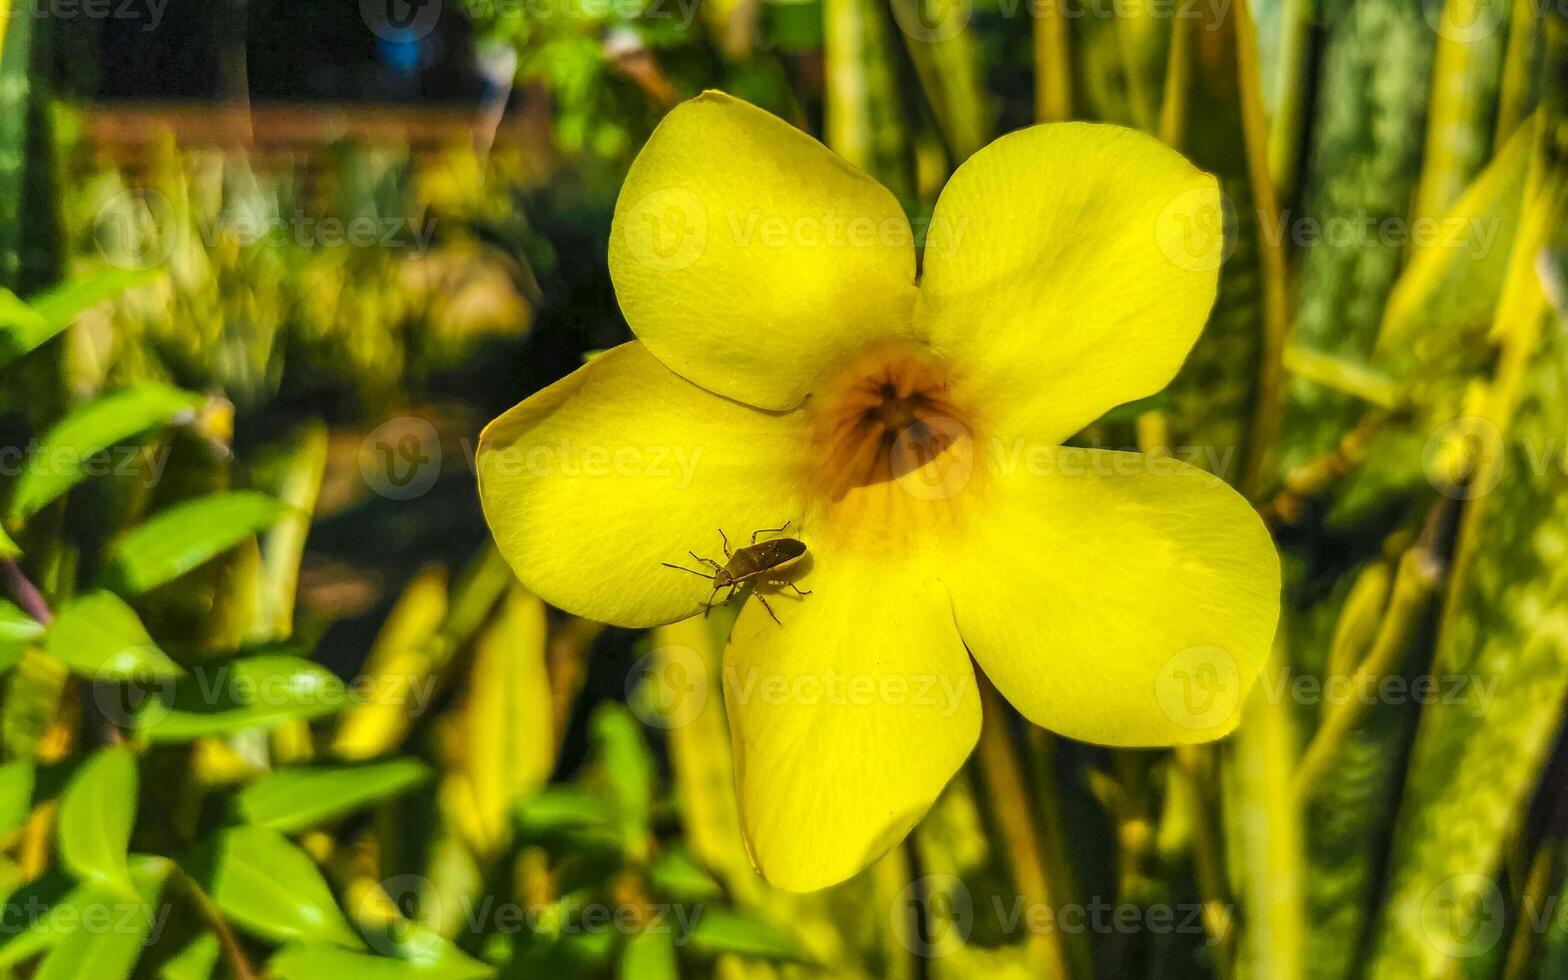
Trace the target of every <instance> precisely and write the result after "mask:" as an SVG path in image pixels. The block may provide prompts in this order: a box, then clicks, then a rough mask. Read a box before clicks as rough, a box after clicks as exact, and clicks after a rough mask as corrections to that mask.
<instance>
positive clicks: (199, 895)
mask: <svg viewBox="0 0 1568 980" xmlns="http://www.w3.org/2000/svg"><path fill="white" fill-rule="evenodd" d="M173 874H174V875H175V877H176V878H178V879H179V882H180V884H181V885H183V886H184V888H185V891H186V894H188V895H190V897H191V900H192V901H193V902H195V903H196V908H197V910H198V911H200V912H201V916H202V918H203V919H204V920H205V921H206V923H207V926H208V928H210V929H212V933H213V935H215V936H217V937H218V946H219V947H220V948H221V949H222V950H223V958H224V959H226V960H227V961H228V963H229V971H230V972H231V973H233V974H234V980H255V976H256V970H255V968H254V967H252V966H251V965H250V960H249V959H247V958H246V956H245V948H244V947H243V946H241V945H240V941H239V937H238V936H236V935H234V930H233V929H231V928H229V923H228V921H227V920H226V919H224V918H223V912H222V911H221V910H220V909H219V908H218V907H217V906H216V905H214V904H213V901H212V899H211V898H209V897H208V895H207V893H206V891H204V890H203V889H202V887H201V885H200V884H199V883H197V881H196V879H194V878H192V877H191V876H190V875H188V874H186V873H185V872H184V870H183V869H181V868H179V867H178V866H176V867H175V869H174V872H173Z"/></svg>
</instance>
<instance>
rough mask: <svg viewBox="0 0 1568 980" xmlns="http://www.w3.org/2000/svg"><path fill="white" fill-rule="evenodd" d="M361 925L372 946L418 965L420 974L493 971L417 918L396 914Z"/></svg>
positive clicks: (459, 976) (452, 976) (446, 976)
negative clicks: (402, 916)
mask: <svg viewBox="0 0 1568 980" xmlns="http://www.w3.org/2000/svg"><path fill="white" fill-rule="evenodd" d="M361 928H362V929H363V930H364V932H365V938H366V940H367V941H368V943H369V945H370V948H371V949H373V950H375V951H376V952H378V953H381V954H383V955H384V956H387V957H390V958H391V959H392V960H394V961H397V962H401V963H404V964H406V965H408V966H410V967H413V968H415V969H417V970H418V971H419V974H418V975H419V976H421V977H426V978H442V980H465V978H469V977H483V976H489V975H490V974H491V973H492V972H494V971H493V970H492V969H491V968H490V967H489V966H488V965H486V964H484V963H480V962H479V961H478V960H475V959H473V958H472V957H470V956H469V955H468V954H467V953H464V952H463V951H462V950H460V949H458V948H457V947H456V946H455V945H453V944H452V943H451V942H450V941H448V940H447V939H446V938H445V937H443V936H442V935H441V934H440V933H438V932H436V931H435V930H433V929H431V928H429V927H427V926H425V925H422V924H420V923H418V922H411V921H409V920H407V919H402V918H396V919H392V920H390V921H388V922H386V923H385V924H383V925H379V926H371V925H364V924H362V925H361Z"/></svg>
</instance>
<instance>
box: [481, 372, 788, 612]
mask: <svg viewBox="0 0 1568 980" xmlns="http://www.w3.org/2000/svg"><path fill="white" fill-rule="evenodd" d="M800 425H801V423H800V421H799V419H798V417H797V416H794V415H774V414H770V413H767V412H761V411H758V410H756V409H753V408H749V407H747V406H745V405H741V404H738V403H736V402H732V401H728V400H726V399H723V398H720V397H718V396H717V395H714V394H713V393H712V392H709V391H706V390H704V389H702V388H699V387H697V386H696V385H694V384H691V383H690V382H688V381H685V380H684V379H682V378H680V377H679V376H677V375H676V374H674V373H673V372H671V371H670V370H669V369H668V368H666V367H665V366H664V365H663V364H661V363H660V362H659V361H658V360H657V359H656V358H654V356H653V355H652V354H650V353H648V351H647V350H646V349H645V348H644V347H643V346H642V345H641V344H639V343H635V342H633V343H629V344H622V345H621V346H620V347H616V348H614V349H613V350H610V351H607V352H605V353H604V354H601V355H600V356H598V357H596V358H595V359H593V360H592V361H590V362H589V363H588V364H586V365H584V366H583V367H581V368H579V369H578V370H576V371H574V372H573V373H572V374H570V375H568V376H567V377H565V378H562V379H561V380H560V381H558V382H556V383H555V384H553V385H551V386H550V387H548V388H546V389H544V390H543V391H541V392H539V393H538V394H535V395H534V396H532V397H531V398H529V399H527V400H526V401H524V402H523V403H522V404H520V405H517V406H516V407H514V408H512V409H511V410H510V411H508V412H507V413H506V414H505V415H502V416H501V417H500V418H498V419H496V420H495V421H494V422H492V423H490V425H489V426H488V427H486V429H485V431H484V434H483V435H482V436H481V437H480V441H479V455H478V469H479V491H480V496H481V498H482V499H483V502H484V509H485V518H486V520H487V521H488V522H489V524H490V529H491V532H492V533H493V534H494V536H495V540H496V544H497V545H498V546H499V547H500V549H501V553H502V554H503V555H505V556H506V559H507V561H508V562H510V563H511V565H512V568H513V569H514V570H515V571H516V573H517V577H518V578H519V579H520V580H522V582H523V584H524V585H526V586H528V587H529V588H530V589H532V590H533V591H534V592H535V593H537V594H538V595H539V596H540V597H541V598H543V599H544V600H545V601H546V602H549V603H551V604H553V605H556V606H559V607H561V608H562V609H565V610H567V611H569V612H572V613H575V614H577V615H579V616H587V617H589V618H591V619H597V620H600V621H602V622H607V623H614V624H617V625H621V626H653V625H657V624H660V623H669V622H674V621H675V620H678V619H683V618H685V617H687V616H690V615H692V614H693V613H697V612H701V611H702V608H703V604H704V602H706V600H707V599H708V597H709V595H710V594H711V593H712V591H713V590H712V586H711V584H709V583H708V582H705V581H704V580H703V579H702V578H699V577H698V576H696V575H689V574H686V573H684V572H679V571H676V570H674V569H669V568H664V567H662V566H661V565H660V564H659V563H660V562H666V561H668V562H676V563H679V564H683V565H687V566H689V567H693V568H701V567H702V566H700V565H698V564H697V563H696V562H695V561H693V560H692V559H691V556H690V555H688V554H687V551H688V550H693V551H696V552H697V554H699V555H704V556H708V555H714V554H715V553H717V556H718V558H719V560H720V561H722V560H723V557H724V556H723V554H722V553H721V552H720V543H719V529H720V528H723V529H724V531H725V532H727V533H728V534H729V535H730V540H731V541H732V542H735V541H736V539H737V537H738V536H741V535H747V536H749V535H750V533H751V532H752V531H753V530H755V529H757V528H767V527H777V526H778V525H780V524H782V523H784V522H785V521H786V520H797V521H798V520H799V517H800V515H799V513H798V509H799V508H798V505H797V504H796V502H795V498H794V497H793V495H792V490H791V485H790V484H789V482H788V481H787V480H785V479H784V478H783V476H782V474H784V473H786V472H788V471H789V467H790V465H791V464H790V463H789V462H788V461H789V460H790V459H791V458H792V455H791V454H795V453H798V452H800V451H801V447H803V446H804V445H806V438H805V436H804V435H803V434H802V431H801V429H800Z"/></svg>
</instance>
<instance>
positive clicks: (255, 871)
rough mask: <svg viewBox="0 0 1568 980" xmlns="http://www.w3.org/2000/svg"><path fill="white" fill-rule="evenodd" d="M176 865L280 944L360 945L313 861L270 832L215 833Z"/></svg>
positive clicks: (252, 928)
mask: <svg viewBox="0 0 1568 980" xmlns="http://www.w3.org/2000/svg"><path fill="white" fill-rule="evenodd" d="M181 866H182V867H184V868H185V870H186V872H187V873H188V874H190V876H191V877H192V878H193V879H195V880H196V882H197V883H198V884H199V885H201V887H202V889H203V890H204V891H205V892H206V893H207V895H208V896H209V897H210V898H211V899H212V901H213V903H214V904H216V905H217V906H218V908H220V909H222V910H223V912H224V914H226V915H227V916H228V917H229V918H230V919H232V920H233V921H234V923H235V924H236V925H238V926H240V927H241V928H243V929H245V930H246V931H247V932H251V933H253V934H255V935H257V936H259V937H261V938H263V939H268V940H272V941H273V942H280V943H283V942H296V941H306V940H317V941H321V942H327V943H334V944H337V945H342V946H350V947H356V948H357V947H359V946H360V945H361V943H360V941H359V936H358V935H356V934H355V933H354V930H353V929H351V928H350V927H349V924H348V920H347V919H345V918H344V917H343V913H342V912H341V911H340V910H339V909H338V906H337V902H336V901H335V900H334V899H333V897H332V892H331V890H330V889H328V888H327V883H326V881H324V880H323V879H322V877H321V872H320V871H319V870H317V868H316V865H315V863H314V862H312V861H311V860H310V857H309V856H308V855H306V854H305V852H304V851H302V850H300V849H299V848H298V847H295V846H294V845H293V844H292V843H290V842H289V840H288V838H286V837H284V836H283V835H282V834H280V833H278V832H277V831H275V830H269V829H268V828H266V827H234V828H232V829H229V830H225V831H221V832H220V833H218V834H217V835H216V836H215V837H213V838H212V839H211V840H209V841H207V842H206V843H205V844H204V845H202V846H201V847H199V848H198V849H197V850H196V851H195V852H194V853H193V854H192V855H191V856H190V857H189V858H187V859H186V860H185V861H183V862H181Z"/></svg>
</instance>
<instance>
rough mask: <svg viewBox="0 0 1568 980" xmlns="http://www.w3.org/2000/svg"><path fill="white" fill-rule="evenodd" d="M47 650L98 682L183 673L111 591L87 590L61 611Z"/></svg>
mask: <svg viewBox="0 0 1568 980" xmlns="http://www.w3.org/2000/svg"><path fill="white" fill-rule="evenodd" d="M44 648H45V650H47V651H48V653H49V655H50V656H52V657H54V658H55V659H56V660H58V661H60V662H61V663H63V664H65V665H66V666H67V667H69V668H71V670H73V671H75V672H76V673H78V674H81V675H83V676H84V677H91V678H93V679H94V680H103V681H121V680H132V679H135V678H146V677H153V678H161V677H177V676H179V675H180V674H183V673H184V670H182V669H181V667H180V665H179V664H177V663H175V662H174V661H173V660H170V659H169V657H168V655H167V654H165V653H164V652H163V651H162V650H160V649H158V647H157V645H156V644H155V643H153V641H152V637H150V636H148V635H147V630H146V629H145V628H144V627H143V626H142V621H141V620H140V619H139V618H137V616H136V612H135V611H134V610H133V609H131V607H130V606H128V605H126V604H125V601H124V600H123V599H121V598H120V597H119V596H117V595H115V594H114V593H112V592H89V593H88V594H86V595H84V596H81V597H79V598H77V599H73V600H72V601H70V602H69V603H67V604H66V605H65V606H64V607H62V608H61V609H60V612H59V613H58V614H57V615H56V616H55V620H54V622H53V623H50V624H49V632H48V635H47V637H46V639H45V643H44Z"/></svg>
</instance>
